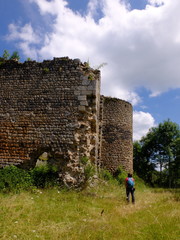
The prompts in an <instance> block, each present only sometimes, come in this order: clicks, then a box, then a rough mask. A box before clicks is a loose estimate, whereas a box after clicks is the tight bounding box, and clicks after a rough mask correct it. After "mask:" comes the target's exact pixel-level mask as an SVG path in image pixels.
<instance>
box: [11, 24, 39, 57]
mask: <svg viewBox="0 0 180 240" xmlns="http://www.w3.org/2000/svg"><path fill="white" fill-rule="evenodd" d="M9 32H10V34H9V35H8V36H6V39H7V40H8V41H18V43H17V45H18V46H19V47H20V48H21V49H22V51H23V52H24V54H25V55H26V56H28V57H29V56H31V57H34V58H36V57H37V48H34V47H33V46H32V44H38V43H40V38H39V35H38V34H36V33H35V31H34V29H33V28H32V26H31V24H25V25H24V26H23V27H21V26H20V25H19V24H17V25H15V24H10V25H9Z"/></svg>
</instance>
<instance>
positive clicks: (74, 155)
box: [0, 57, 132, 186]
mask: <svg viewBox="0 0 180 240" xmlns="http://www.w3.org/2000/svg"><path fill="white" fill-rule="evenodd" d="M0 103H1V107H0V167H4V166H6V165H12V164H13V165H18V166H21V167H23V168H33V167H34V166H35V165H36V162H37V159H39V158H40V156H42V155H43V154H45V155H46V158H47V160H48V161H49V162H53V163H54V164H56V165H57V166H58V169H59V172H60V173H61V177H62V180H63V182H64V183H65V184H67V185H74V186H76V185H79V184H80V183H81V182H83V181H84V174H83V173H84V172H83V168H82V164H81V159H82V158H83V157H88V158H89V159H90V161H91V162H93V163H95V165H96V166H99V167H102V166H103V167H106V168H107V169H109V170H111V171H112V172H113V171H115V170H116V169H117V168H118V166H119V165H122V166H123V167H124V168H125V169H126V170H128V171H132V107H131V105H130V104H129V103H127V102H125V101H123V100H119V99H113V98H105V97H103V96H102V97H100V71H99V70H94V69H92V68H90V67H89V65H88V64H87V63H84V64H83V63H81V62H80V60H79V59H74V60H72V59H69V58H68V57H64V58H54V59H53V60H46V61H43V62H42V63H38V62H35V61H28V62H24V63H19V62H16V61H5V62H4V63H2V64H1V65H0Z"/></svg>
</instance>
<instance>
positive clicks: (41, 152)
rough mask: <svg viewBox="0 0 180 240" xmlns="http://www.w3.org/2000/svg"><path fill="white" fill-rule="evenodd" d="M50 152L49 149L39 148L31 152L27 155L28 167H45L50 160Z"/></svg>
mask: <svg viewBox="0 0 180 240" xmlns="http://www.w3.org/2000/svg"><path fill="white" fill-rule="evenodd" d="M51 152H52V150H51V147H39V148H38V149H36V150H34V151H32V152H31V153H30V154H29V157H30V167H31V168H34V167H36V166H41V165H47V164H48V162H49V160H50V159H51V155H52V154H51Z"/></svg>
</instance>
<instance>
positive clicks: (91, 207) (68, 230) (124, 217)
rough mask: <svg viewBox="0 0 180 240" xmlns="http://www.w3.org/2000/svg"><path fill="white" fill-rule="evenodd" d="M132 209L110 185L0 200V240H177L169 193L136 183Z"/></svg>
mask: <svg viewBox="0 0 180 240" xmlns="http://www.w3.org/2000/svg"><path fill="white" fill-rule="evenodd" d="M135 195H136V204H135V205H132V204H127V203H126V202H125V190H124V187H123V186H120V185H119V184H118V183H117V182H116V181H113V180H110V181H109V182H104V181H102V182H101V183H99V184H98V185H97V186H96V187H94V188H87V189H85V190H83V191H81V192H75V191H66V190H61V191H60V190H59V189H58V188H53V189H45V190H35V191H32V192H30V191H28V192H21V193H19V194H0V202H1V204H0V239H2V240H4V239H6V240H10V239H18V240H30V239H31V240H33V239H42V240H44V239H53V240H56V239H58V240H59V239H60V240H61V239H63V240H86V239H91V240H177V239H178V237H179V236H180V232H179V223H180V221H179V220H180V219H179V216H180V212H179V211H180V205H179V202H178V198H177V197H175V195H174V192H173V191H160V190H159V191H154V190H153V189H149V188H146V187H145V186H144V185H143V184H142V183H141V182H140V181H139V180H137V184H136V192H135Z"/></svg>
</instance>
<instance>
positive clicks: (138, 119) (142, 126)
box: [133, 111, 155, 141]
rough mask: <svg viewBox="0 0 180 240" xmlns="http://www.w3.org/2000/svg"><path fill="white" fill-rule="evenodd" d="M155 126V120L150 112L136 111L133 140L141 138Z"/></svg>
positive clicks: (134, 114)
mask: <svg viewBox="0 0 180 240" xmlns="http://www.w3.org/2000/svg"><path fill="white" fill-rule="evenodd" d="M154 126H155V120H154V118H153V117H152V115H151V114H150V113H148V112H142V111H140V112H138V111H135V112H134V113H133V140H134V141H136V140H140V139H141V138H142V137H143V136H145V135H146V134H147V133H148V131H149V129H150V128H152V127H154Z"/></svg>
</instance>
